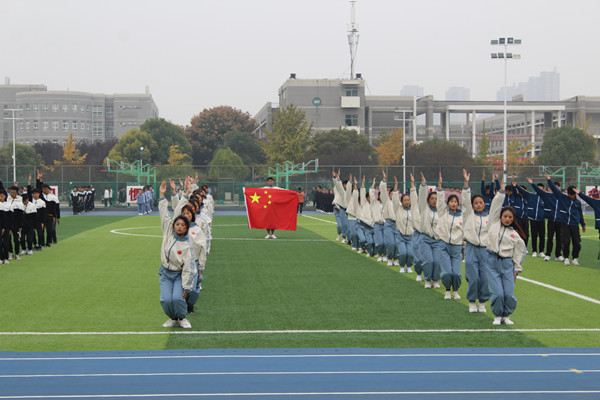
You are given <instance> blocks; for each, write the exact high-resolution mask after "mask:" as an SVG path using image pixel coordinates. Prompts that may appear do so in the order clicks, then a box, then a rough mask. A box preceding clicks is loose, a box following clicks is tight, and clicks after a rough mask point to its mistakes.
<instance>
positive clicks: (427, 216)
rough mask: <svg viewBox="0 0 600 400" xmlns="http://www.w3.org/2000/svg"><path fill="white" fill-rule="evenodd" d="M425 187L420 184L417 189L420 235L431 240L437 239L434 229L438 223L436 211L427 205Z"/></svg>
mask: <svg viewBox="0 0 600 400" xmlns="http://www.w3.org/2000/svg"><path fill="white" fill-rule="evenodd" d="M427 194H428V193H427V185H425V184H421V187H420V188H419V213H420V214H421V228H422V229H421V233H424V234H425V235H427V236H429V237H431V238H433V239H439V236H438V235H437V234H436V230H435V227H436V226H437V223H438V221H439V217H438V213H437V209H435V208H432V207H430V206H429V204H427Z"/></svg>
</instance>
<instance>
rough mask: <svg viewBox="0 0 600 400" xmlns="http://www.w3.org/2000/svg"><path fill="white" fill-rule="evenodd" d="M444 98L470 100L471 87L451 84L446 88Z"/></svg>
mask: <svg viewBox="0 0 600 400" xmlns="http://www.w3.org/2000/svg"><path fill="white" fill-rule="evenodd" d="M446 100H452V101H469V100H471V89H469V88H466V87H458V86H453V87H450V88H448V90H446Z"/></svg>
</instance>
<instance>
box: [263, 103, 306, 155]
mask: <svg viewBox="0 0 600 400" xmlns="http://www.w3.org/2000/svg"><path fill="white" fill-rule="evenodd" d="M305 115H306V114H305V113H304V111H302V110H299V109H298V108H297V107H296V106H295V105H293V104H290V105H288V106H287V107H285V108H282V109H280V110H279V111H277V113H275V115H274V116H273V131H271V132H270V131H265V136H266V138H267V141H266V143H265V145H264V150H265V153H266V154H267V158H268V160H269V162H271V163H272V164H280V163H284V162H286V161H291V162H299V161H303V160H305V159H306V154H307V151H308V149H309V146H310V145H311V142H312V137H311V134H310V132H311V130H312V123H311V124H309V123H308V122H306V119H305Z"/></svg>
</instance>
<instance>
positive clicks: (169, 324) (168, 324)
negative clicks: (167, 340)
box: [163, 319, 179, 328]
mask: <svg viewBox="0 0 600 400" xmlns="http://www.w3.org/2000/svg"><path fill="white" fill-rule="evenodd" d="M175 326H179V321H177V320H176V319H169V320H167V322H165V323H164V324H163V328H173V327H175Z"/></svg>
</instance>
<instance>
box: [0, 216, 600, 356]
mask: <svg viewBox="0 0 600 400" xmlns="http://www.w3.org/2000/svg"><path fill="white" fill-rule="evenodd" d="M333 220H334V219H333V217H332V216H325V215H318V216H302V217H300V218H299V222H298V230H297V231H296V232H287V231H277V232H276V234H277V237H278V239H277V240H265V239H263V237H264V235H265V232H264V231H254V230H249V229H248V228H247V226H246V218H245V217H243V216H217V217H216V218H215V221H214V226H213V231H214V232H213V234H214V237H215V240H214V242H213V247H212V251H211V254H210V255H209V257H208V263H207V269H206V271H205V281H204V283H203V288H204V289H203V290H202V292H201V295H200V300H199V302H198V304H197V309H198V311H197V312H196V314H194V315H191V316H189V320H190V321H191V323H192V327H193V328H192V330H191V331H189V330H186V331H184V330H183V329H181V328H173V329H165V328H162V326H161V325H162V323H163V322H164V321H165V320H166V319H167V317H166V316H165V315H164V314H163V312H162V309H161V307H160V304H159V302H158V295H159V288H158V275H157V271H158V268H159V263H160V261H159V248H160V243H161V232H160V227H159V219H158V217H148V216H144V217H137V216H136V217H107V216H106V217H105V216H80V217H64V218H62V223H61V225H60V226H59V228H58V230H59V244H58V245H57V246H53V247H51V248H49V249H45V250H44V251H43V252H42V253H38V252H34V255H33V256H23V257H22V258H23V259H22V260H20V261H11V263H10V264H9V265H2V266H0V293H1V298H2V307H1V308H0V321H2V323H1V325H0V334H1V335H0V350H2V351H58V350H65V351H68V350H71V351H80V350H134V349H135V350H140V349H189V348H294V347H310V348H315V347H328V348H335V347H385V348H395V347H400V348H403V347H496V346H498V347H528V346H535V347H543V346H552V347H561V346H569V347H577V346H598V345H599V344H600V329H599V328H600V318H599V317H600V304H598V303H597V302H596V303H594V302H591V301H588V300H584V299H581V298H578V297H574V296H573V295H569V294H565V293H561V292H558V291H556V290H553V289H550V288H546V287H542V286H539V285H536V284H533V283H530V282H525V281H522V280H519V281H518V282H517V288H516V295H517V298H518V300H519V303H518V307H517V310H516V312H515V314H514V315H513V318H512V319H513V320H514V321H515V323H516V324H515V325H514V326H513V327H508V328H507V327H506V326H504V325H503V326H501V327H493V326H492V325H491V322H492V318H493V315H492V314H491V312H490V311H489V306H488V313H486V314H483V313H473V314H470V313H469V312H468V302H467V300H466V289H467V286H466V282H465V281H464V278H463V286H462V287H461V290H460V291H459V292H460V294H461V295H462V297H463V299H462V300H459V301H457V300H443V289H437V290H425V289H423V282H415V274H399V273H398V271H397V269H395V268H396V267H394V269H391V268H388V267H387V266H385V265H384V264H383V263H377V262H376V261H374V260H373V259H369V258H365V257H364V255H358V254H356V253H355V252H352V251H351V250H350V249H349V248H347V247H346V246H344V245H341V244H340V243H339V242H335V241H334V240H333V239H334V238H335V236H336V234H335V224H333V223H332V222H333ZM588 226H593V221H592V220H591V219H590V221H589V223H588ZM114 230H119V232H121V233H125V234H127V235H123V234H117V233H113V232H111V231H114ZM582 242H583V244H582V245H583V251H582V254H581V256H580V261H581V264H582V266H581V267H565V266H564V265H563V264H562V263H558V262H554V261H551V262H544V261H542V260H541V259H539V258H531V257H528V259H527V260H526V261H525V262H524V264H523V267H524V272H523V274H522V276H523V277H524V278H528V279H532V280H535V281H538V282H542V283H545V284H549V285H553V286H556V287H559V288H562V289H565V290H568V291H572V292H575V293H577V294H580V295H583V296H588V297H590V298H592V299H596V300H598V299H600V294H599V293H598V282H599V281H600V265H599V263H598V260H597V254H598V246H599V244H598V235H597V232H596V231H595V230H590V231H588V232H587V233H585V234H584V239H583V240H582ZM382 330H394V331H396V332H385V331H382ZM398 330H399V332H398ZM460 330H463V331H462V332H461V331H460ZM273 331H276V332H273ZM294 331H296V332H294ZM297 331H300V332H297ZM332 331H334V332H332ZM340 331H350V332H340ZM369 331H375V332H369ZM182 332H184V333H183V334H182ZM202 332H207V333H202ZM32 333H44V334H43V335H40V334H32ZM73 333H76V334H73Z"/></svg>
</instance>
